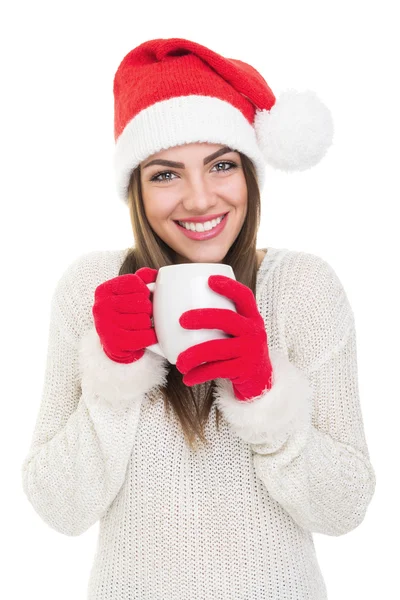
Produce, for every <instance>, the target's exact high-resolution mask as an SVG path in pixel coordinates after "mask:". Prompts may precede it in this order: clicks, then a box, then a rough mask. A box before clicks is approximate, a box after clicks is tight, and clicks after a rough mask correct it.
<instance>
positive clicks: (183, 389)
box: [118, 153, 261, 449]
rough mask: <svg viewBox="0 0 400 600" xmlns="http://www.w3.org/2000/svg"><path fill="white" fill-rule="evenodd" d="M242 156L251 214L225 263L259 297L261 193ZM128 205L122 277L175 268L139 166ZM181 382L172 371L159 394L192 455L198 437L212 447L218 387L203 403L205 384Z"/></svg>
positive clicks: (251, 168) (173, 369) (210, 390)
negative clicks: (207, 431)
mask: <svg viewBox="0 0 400 600" xmlns="http://www.w3.org/2000/svg"><path fill="white" fill-rule="evenodd" d="M239 154H240V157H241V161H242V167H243V172H244V176H245V179H246V184H247V192H248V205H247V214H246V218H245V221H244V223H243V226H242V229H241V230H240V233H239V235H238V236H237V238H236V240H235V241H234V243H233V244H232V246H231V247H230V249H229V251H228V253H227V254H226V256H225V258H224V260H223V263H224V264H228V265H231V267H232V269H233V271H234V273H235V278H236V280H237V281H240V282H241V283H243V284H244V285H246V286H248V287H249V288H250V289H251V290H252V291H253V293H254V294H255V292H256V278H257V266H258V264H257V251H256V241H257V240H256V238H257V231H258V228H259V224H260V217H261V214H260V213H261V208H260V191H259V188H258V183H257V177H256V172H255V168H254V165H253V163H252V161H251V160H250V159H249V158H248V157H247V156H245V155H243V154H241V153H239ZM128 205H129V213H130V219H131V224H132V230H133V237H134V239H135V242H136V244H135V246H134V247H132V248H131V249H129V252H128V254H127V255H126V257H125V259H124V262H123V263H122V265H121V267H120V270H119V273H118V274H119V275H125V274H127V273H135V272H136V271H137V270H138V269H140V268H141V267H151V268H152V269H160V268H161V267H164V266H165V265H172V264H176V259H175V253H174V251H173V250H172V248H170V247H169V246H168V245H167V244H166V243H165V242H164V241H163V240H162V239H161V238H160V237H159V236H158V235H157V234H156V233H155V232H154V231H153V229H152V228H151V226H150V224H149V221H148V219H147V217H146V214H145V210H144V204H143V197H142V190H141V181H140V166H138V167H137V168H136V169H135V170H134V171H133V172H132V176H131V179H130V183H129V191H128ZM182 379H183V375H182V374H181V373H180V371H178V369H177V368H176V366H175V365H170V369H169V373H168V376H167V384H166V385H165V386H164V387H163V388H161V390H160V392H161V393H162V396H163V399H164V408H165V410H166V412H167V413H168V415H169V414H170V408H171V407H172V409H173V411H174V413H175V415H176V417H177V418H178V420H179V422H180V424H181V428H182V431H183V434H184V436H185V439H186V441H187V443H188V444H189V446H190V447H191V448H192V449H193V448H194V447H195V445H196V444H195V441H196V436H197V438H199V439H200V440H201V442H202V443H205V444H207V439H206V438H205V435H204V425H205V423H206V421H207V420H208V417H209V414H210V411H211V407H212V405H213V402H214V394H213V392H214V389H215V382H214V380H212V381H210V382H207V385H208V390H207V392H206V394H205V399H204V400H203V401H202V402H201V403H198V402H197V401H196V395H197V393H196V391H199V387H200V386H202V387H203V386H204V384H199V385H195V386H192V387H190V386H186V385H185V384H184V383H183V381H182ZM150 396H151V395H150ZM219 418H220V413H219V410H218V408H217V407H216V425H217V428H218V427H219Z"/></svg>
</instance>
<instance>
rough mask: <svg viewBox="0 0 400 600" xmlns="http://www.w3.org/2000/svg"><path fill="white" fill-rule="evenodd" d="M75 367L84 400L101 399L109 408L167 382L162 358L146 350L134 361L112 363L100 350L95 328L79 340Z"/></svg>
mask: <svg viewBox="0 0 400 600" xmlns="http://www.w3.org/2000/svg"><path fill="white" fill-rule="evenodd" d="M79 366H80V376H81V381H82V384H81V385H82V392H83V393H84V394H85V395H86V401H87V402H89V403H95V404H97V403H99V402H105V403H107V404H109V405H110V406H112V407H113V408H125V407H127V406H129V405H131V404H132V402H134V401H135V399H139V400H140V399H141V398H142V396H143V395H144V394H145V393H147V392H148V391H150V390H151V389H152V388H153V387H155V386H162V385H165V384H166V382H167V379H166V377H167V374H168V361H167V360H166V359H165V358H163V357H162V356H159V355H158V354H155V353H153V352H151V351H149V350H146V351H145V353H144V355H143V356H142V358H140V359H139V360H137V361H135V362H132V363H128V364H124V363H118V362H115V361H113V360H111V359H110V358H108V356H107V355H106V354H105V353H104V350H103V347H102V345H101V342H100V338H99V336H98V334H97V331H96V328H95V327H92V328H91V329H89V330H88V331H87V332H86V333H85V335H83V336H82V338H81V339H80V341H79Z"/></svg>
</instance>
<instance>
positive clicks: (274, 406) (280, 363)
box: [215, 348, 312, 444]
mask: <svg viewBox="0 0 400 600" xmlns="http://www.w3.org/2000/svg"><path fill="white" fill-rule="evenodd" d="M269 355H270V360H271V365H272V369H273V376H272V378H273V379H272V381H273V383H272V387H271V389H270V390H268V391H266V392H264V393H262V394H260V395H259V396H256V397H255V398H253V399H251V400H238V399H237V398H236V397H235V395H234V393H233V387H232V382H231V381H230V380H229V379H216V380H215V383H216V388H217V389H216V390H215V402H216V404H217V406H218V408H219V409H220V410H221V412H222V413H223V415H224V417H225V419H226V420H227V421H228V423H229V424H230V425H231V426H232V427H233V429H234V430H235V432H236V433H237V435H239V437H241V438H242V439H243V440H244V441H245V442H248V443H249V444H263V443H265V444H268V443H269V442H271V443H275V442H276V441H277V440H278V441H279V442H280V443H281V442H282V441H284V440H285V439H286V438H287V437H288V436H289V435H290V434H291V433H293V432H294V431H296V430H298V429H299V428H302V427H304V425H306V426H307V423H310V422H311V406H312V389H311V386H310V384H309V381H308V379H307V377H306V375H305V374H304V373H303V372H302V371H301V370H300V369H299V368H298V367H296V366H295V365H294V364H293V363H291V362H290V361H289V359H288V358H287V357H286V356H285V355H284V354H282V353H281V352H279V351H278V350H275V349H274V348H270V349H269Z"/></svg>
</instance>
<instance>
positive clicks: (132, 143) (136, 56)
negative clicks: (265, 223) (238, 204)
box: [114, 38, 333, 202]
mask: <svg viewBox="0 0 400 600" xmlns="http://www.w3.org/2000/svg"><path fill="white" fill-rule="evenodd" d="M114 108H115V111H114V136H115V142H116V146H115V155H114V166H115V174H116V183H117V190H118V195H119V197H120V198H121V199H122V200H123V201H124V202H127V197H128V185H129V180H130V177H131V174H132V171H133V170H134V169H135V168H136V167H137V166H138V165H139V164H140V163H141V162H142V161H143V160H145V159H146V158H147V157H148V156H150V155H152V154H155V153H156V152H160V151H161V150H165V149H167V148H170V147H172V146H178V145H181V144H189V143H193V142H208V143H213V144H226V145H227V146H229V147H230V148H232V150H235V151H237V152H241V153H243V154H245V155H246V156H248V157H249V158H250V159H251V160H252V161H253V163H254V166H255V169H256V173H257V179H258V185H259V188H260V190H262V188H263V185H264V182H265V171H266V164H269V165H271V166H272V167H274V168H277V169H281V170H284V171H287V172H290V171H302V170H305V169H309V168H310V167H313V166H314V165H316V164H317V163H318V162H319V161H320V160H321V159H322V157H323V156H324V155H325V153H326V151H327V149H328V148H329V146H330V145H331V143H332V139H333V120H332V116H331V113H330V111H329V109H328V108H327V107H326V106H325V104H323V103H322V102H321V100H320V99H319V98H318V97H317V96H316V94H315V93H314V92H312V91H310V90H307V91H304V92H298V91H296V90H293V89H289V90H286V91H284V92H283V93H282V94H281V95H280V97H279V99H278V100H277V99H276V98H275V96H274V94H273V92H272V91H271V89H270V87H269V86H268V84H267V82H266V81H265V79H264V78H263V77H262V76H261V75H260V73H259V72H258V71H256V69H254V68H253V67H252V66H251V65H249V64H247V63H245V62H242V61H240V60H238V59H234V58H225V57H223V56H221V55H220V54H217V53H216V52H213V51H212V50H210V49H208V48H206V47H205V46H202V45H201V44H197V43H196V42H191V41H189V40H185V39H180V38H170V39H155V40H149V41H147V42H144V43H142V44H140V45H139V46H137V47H136V48H134V49H133V50H131V51H130V52H129V53H128V54H127V55H126V56H125V58H124V59H123V60H122V62H121V63H120V65H119V67H118V69H117V71H116V73H115V77H114Z"/></svg>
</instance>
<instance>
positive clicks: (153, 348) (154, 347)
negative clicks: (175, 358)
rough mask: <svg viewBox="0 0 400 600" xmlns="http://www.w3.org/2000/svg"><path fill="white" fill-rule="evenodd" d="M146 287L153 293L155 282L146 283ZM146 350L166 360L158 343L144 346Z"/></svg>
mask: <svg viewBox="0 0 400 600" xmlns="http://www.w3.org/2000/svg"><path fill="white" fill-rule="evenodd" d="M146 285H147V287H148V288H149V290H150V291H151V292H154V288H155V286H156V284H155V282H154V283H146ZM146 350H151V352H155V353H156V354H159V355H160V356H163V357H164V358H167V357H166V356H165V354H164V352H163V351H162V348H161V346H160V344H158V343H156V344H152V345H151V346H146Z"/></svg>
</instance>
